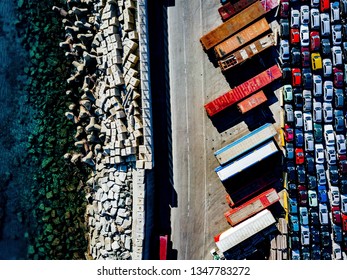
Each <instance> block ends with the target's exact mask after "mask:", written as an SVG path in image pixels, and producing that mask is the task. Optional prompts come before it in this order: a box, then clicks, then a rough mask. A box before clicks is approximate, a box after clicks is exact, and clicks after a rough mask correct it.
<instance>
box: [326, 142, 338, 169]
mask: <svg viewBox="0 0 347 280" xmlns="http://www.w3.org/2000/svg"><path fill="white" fill-rule="evenodd" d="M325 159H326V161H327V163H328V164H329V165H334V164H336V151H335V147H334V146H326V147H325Z"/></svg>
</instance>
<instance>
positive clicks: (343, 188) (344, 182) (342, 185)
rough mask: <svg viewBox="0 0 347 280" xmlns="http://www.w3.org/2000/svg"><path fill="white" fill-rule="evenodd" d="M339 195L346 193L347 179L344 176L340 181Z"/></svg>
mask: <svg viewBox="0 0 347 280" xmlns="http://www.w3.org/2000/svg"><path fill="white" fill-rule="evenodd" d="M340 193H343V194H345V193H347V179H346V176H343V177H341V181H340Z"/></svg>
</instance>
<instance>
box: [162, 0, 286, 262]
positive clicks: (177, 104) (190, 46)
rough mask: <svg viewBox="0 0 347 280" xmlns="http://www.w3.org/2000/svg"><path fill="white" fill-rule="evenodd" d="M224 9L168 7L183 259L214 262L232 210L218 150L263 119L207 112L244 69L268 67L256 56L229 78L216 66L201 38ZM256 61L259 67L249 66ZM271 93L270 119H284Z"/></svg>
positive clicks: (178, 238) (180, 1) (214, 4)
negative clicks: (214, 250)
mask: <svg viewBox="0 0 347 280" xmlns="http://www.w3.org/2000/svg"><path fill="white" fill-rule="evenodd" d="M219 6H220V2H219V0H213V1H212V0H211V1H203V0H196V1H185V0H176V1H175V6H174V7H170V8H169V9H168V28H169V30H168V31H169V65H170V68H169V69H170V95H171V114H172V143H173V147H172V148H173V149H172V150H173V152H172V154H173V174H174V188H175V191H176V192H177V197H178V207H177V208H172V211H171V223H172V237H171V239H172V241H173V249H176V250H177V252H178V254H177V258H178V259H211V256H210V253H209V251H210V249H212V248H214V247H215V244H214V240H213V237H214V235H216V234H218V233H220V232H221V231H224V230H226V229H228V228H229V226H228V224H227V222H226V221H225V219H224V215H223V213H224V212H225V211H226V210H227V209H228V206H227V204H226V202H225V194H226V191H225V188H224V186H223V185H222V183H221V182H220V181H219V179H218V177H217V175H216V173H215V172H214V168H215V167H217V165H218V163H217V160H216V159H215V157H214V155H213V152H214V151H215V150H217V149H219V148H221V147H223V146H224V145H225V144H227V143H230V142H232V141H234V140H235V139H237V138H239V137H240V136H242V135H244V134H246V133H247V132H248V131H249V130H248V127H250V126H252V125H253V124H258V121H259V115H258V114H252V115H250V116H248V118H247V119H246V122H244V121H243V119H241V118H240V114H239V113H238V112H235V109H233V110H230V111H228V112H225V113H224V114H222V115H221V116H219V117H218V118H216V119H215V120H213V121H212V120H211V119H209V118H208V117H207V115H206V113H205V110H204V107H203V105H204V104H205V103H206V102H208V101H211V100H213V99H214V98H216V97H218V96H219V95H221V94H222V93H224V92H226V91H228V90H229V89H230V86H233V85H235V84H239V83H240V81H241V80H242V78H244V77H240V76H238V73H239V72H238V71H241V72H243V73H247V74H249V75H253V73H252V72H254V73H260V72H261V71H262V70H265V67H266V64H267V62H266V61H265V65H264V61H263V59H261V58H256V59H254V60H253V62H252V64H248V65H245V67H241V68H239V69H238V70H237V71H233V72H231V73H229V74H228V75H226V76H224V75H223V74H222V73H221V71H220V70H219V68H216V67H215V66H214V65H213V63H212V62H211V61H210V60H209V58H208V56H207V55H206V53H205V52H204V51H203V50H202V47H201V45H200V42H199V38H200V37H201V36H202V35H203V34H205V33H206V32H208V31H209V30H211V29H212V28H214V27H216V26H218V25H219V24H221V19H220V17H219V14H218V12H217V8H218V7H219ZM266 56H269V57H271V53H267V54H266V55H265V58H266ZM265 60H266V59H265ZM254 63H256V65H257V66H256V67H251V68H249V66H250V65H255V64H254ZM270 64H273V60H272V63H270ZM247 67H248V68H247ZM235 74H236V75H237V79H235ZM247 74H245V75H244V76H245V77H246V76H247ZM267 95H268V97H270V98H269V99H270V100H271V99H272V100H273V102H271V103H272V105H271V106H270V109H271V111H272V112H273V113H274V116H271V111H270V110H268V112H269V116H268V118H267V120H270V121H271V120H273V121H279V115H278V111H279V110H280V107H279V106H278V99H277V97H278V93H277V94H276V95H274V94H273V91H272V90H269V92H268V93H267ZM273 118H274V119H273Z"/></svg>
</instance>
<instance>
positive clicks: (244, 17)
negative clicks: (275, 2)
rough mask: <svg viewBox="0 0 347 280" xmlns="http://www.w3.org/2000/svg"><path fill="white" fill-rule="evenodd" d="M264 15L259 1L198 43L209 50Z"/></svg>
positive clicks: (203, 37)
mask: <svg viewBox="0 0 347 280" xmlns="http://www.w3.org/2000/svg"><path fill="white" fill-rule="evenodd" d="M264 14H265V10H264V8H263V6H262V5H261V3H260V1H257V2H255V3H253V4H252V5H251V6H249V7H247V8H246V9H244V10H243V11H241V12H240V13H238V14H236V15H235V16H233V17H232V18H230V19H229V20H227V21H226V22H224V23H223V24H221V25H220V26H218V27H216V28H215V29H213V30H211V31H210V32H208V33H207V34H205V35H204V36H202V37H201V38H200V42H201V44H202V46H203V48H204V49H205V50H209V49H211V48H213V47H214V46H216V45H217V44H219V43H221V42H223V41H224V40H225V39H227V38H229V37H230V36H231V35H233V34H235V33H236V32H237V31H239V30H241V29H242V28H244V27H245V26H247V25H248V24H250V23H252V22H253V21H255V20H257V19H258V18H260V17H261V16H262V15H264Z"/></svg>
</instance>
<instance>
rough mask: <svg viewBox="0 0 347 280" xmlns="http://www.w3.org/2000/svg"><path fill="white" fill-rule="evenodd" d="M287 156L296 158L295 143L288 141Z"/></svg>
mask: <svg viewBox="0 0 347 280" xmlns="http://www.w3.org/2000/svg"><path fill="white" fill-rule="evenodd" d="M286 157H287V159H294V145H293V143H286Z"/></svg>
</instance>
